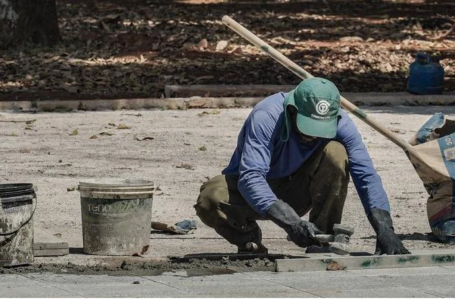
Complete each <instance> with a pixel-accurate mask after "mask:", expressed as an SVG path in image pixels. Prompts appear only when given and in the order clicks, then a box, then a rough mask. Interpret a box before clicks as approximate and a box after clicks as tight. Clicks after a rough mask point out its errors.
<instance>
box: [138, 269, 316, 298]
mask: <svg viewBox="0 0 455 300" xmlns="http://www.w3.org/2000/svg"><path fill="white" fill-rule="evenodd" d="M145 278H147V279H149V280H151V281H154V282H159V283H162V284H165V285H168V286H173V287H178V288H181V289H184V290H186V291H188V292H191V294H192V295H194V296H197V297H223V298H233V297H248V298H265V297H267V298H269V297H271V298H281V297H283V295H285V296H286V297H299V298H312V297H314V295H312V294H310V293H307V292H305V291H302V290H301V289H296V288H293V287H289V286H284V285H282V284H277V283H273V282H269V281H264V280H262V279H256V278H252V277H250V276H246V275H245V274H244V273H236V274H230V275H217V276H194V277H186V276H169V275H168V276H153V277H152V276H150V277H149V276H147V277H145Z"/></svg>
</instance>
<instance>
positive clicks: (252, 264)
mask: <svg viewBox="0 0 455 300" xmlns="http://www.w3.org/2000/svg"><path fill="white" fill-rule="evenodd" d="M280 257H282V256H280ZM276 258H279V257H270V258H259V257H256V258H230V257H228V256H226V257H223V258H221V259H205V258H203V259H195V258H171V259H169V260H167V261H146V262H140V261H139V262H133V261H127V260H124V261H122V262H121V263H120V264H116V263H111V264H104V265H95V266H87V265H76V264H73V263H71V262H68V263H66V264H59V263H55V264H52V263H49V264H30V265H24V266H17V267H11V268H2V269H0V274H27V273H54V274H80V275H110V276H157V275H161V274H163V273H165V272H172V271H179V270H185V271H186V273H187V274H188V276H208V275H224V274H233V273H236V272H256V271H274V269H275V263H274V261H275V259H276Z"/></svg>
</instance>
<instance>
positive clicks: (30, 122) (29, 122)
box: [25, 119, 36, 125]
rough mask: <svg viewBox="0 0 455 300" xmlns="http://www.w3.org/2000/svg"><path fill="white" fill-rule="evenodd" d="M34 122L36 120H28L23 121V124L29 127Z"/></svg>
mask: <svg viewBox="0 0 455 300" xmlns="http://www.w3.org/2000/svg"><path fill="white" fill-rule="evenodd" d="M35 121H36V119H34V120H28V121H25V124H27V125H30V124H33V123H34V122H35Z"/></svg>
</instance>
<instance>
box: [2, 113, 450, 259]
mask: <svg viewBox="0 0 455 300" xmlns="http://www.w3.org/2000/svg"><path fill="white" fill-rule="evenodd" d="M250 110H251V109H225V110H186V111H179V110H153V111H152V110H148V111H106V112H72V113H37V114H25V113H3V112H2V113H1V114H0V121H1V122H2V123H1V124H2V126H1V127H0V136H1V138H2V147H0V154H1V155H0V157H1V159H0V160H1V165H2V168H1V169H0V178H1V180H2V182H3V183H18V182H31V183H33V184H35V185H36V186H37V187H38V192H37V197H38V206H37V210H36V214H35V216H34V221H35V228H36V230H39V228H45V229H48V230H50V231H51V232H52V233H53V234H54V235H56V236H60V237H61V238H62V239H63V240H65V241H67V242H68V243H69V246H70V253H71V254H70V255H69V256H65V257H60V258H37V259H36V261H37V262H40V263H47V264H49V263H59V264H67V263H70V264H71V263H73V264H80V265H84V264H91V263H92V264H95V263H94V259H95V258H96V257H94V256H87V255H83V254H81V248H82V229H81V208H80V197H79V192H78V191H77V190H74V188H76V187H77V185H78V183H79V182H80V181H83V180H86V179H103V178H124V179H131V178H137V179H147V180H152V181H154V182H155V185H156V187H157V188H158V190H157V191H156V194H155V196H154V202H153V220H154V221H160V222H165V223H172V224H173V223H176V222H178V221H181V220H185V219H191V220H196V221H199V220H198V219H197V216H196V215H195V212H194V209H193V207H192V206H193V205H194V203H195V201H196V198H197V196H198V190H199V187H200V185H201V184H202V183H203V182H204V181H205V180H207V178H209V177H211V176H214V175H217V174H219V173H220V171H221V170H222V169H223V167H225V166H226V165H227V163H228V161H229V159H230V156H231V153H232V152H233V150H234V147H235V143H236V138H237V134H238V131H239V130H240V127H241V125H242V123H243V121H244V119H245V118H246V117H247V115H248V114H249V112H250ZM366 111H367V112H369V113H370V114H371V115H372V116H373V117H374V118H376V119H378V120H379V121H380V122H381V123H383V124H385V125H386V126H387V127H389V128H390V129H391V130H393V131H396V132H397V133H398V134H399V135H400V136H401V137H403V138H404V139H405V140H408V139H409V138H411V136H412V135H413V134H414V133H415V132H416V130H418V129H419V128H420V126H421V125H423V123H424V122H425V121H426V120H427V119H428V118H429V117H430V116H431V115H432V114H433V113H435V112H440V111H442V112H444V113H446V114H447V115H449V116H450V117H451V118H455V108H453V107H393V108H392V107H380V108H372V107H369V108H367V109H366ZM352 118H353V119H354V121H355V122H356V123H357V124H358V125H359V128H360V131H361V133H362V135H363V138H364V142H365V144H366V145H367V148H368V149H369V151H370V154H371V156H372V158H373V161H374V163H375V166H376V168H377V171H378V173H379V174H380V175H381V177H382V180H383V183H384V186H385V189H386V191H387V193H388V195H389V199H390V203H391V207H392V216H393V220H394V225H395V230H396V232H397V233H398V234H399V236H400V237H401V238H402V239H403V241H404V244H405V245H406V246H407V247H408V248H409V249H410V250H411V251H412V250H414V249H432V248H449V247H453V245H447V244H439V243H436V242H434V240H433V239H432V237H431V235H429V232H430V228H429V225H428V221H427V216H426V207H425V206H426V198H427V194H426V192H425V189H424V187H423V185H422V183H421V181H420V179H419V178H418V176H417V174H416V172H415V171H414V169H413V168H412V165H411V163H410V162H409V161H408V159H407V157H406V155H405V154H404V153H403V152H402V150H401V149H399V148H398V147H397V146H395V145H394V144H392V143H391V142H390V141H388V140H386V139H385V138H384V137H382V136H381V135H380V134H379V133H377V132H374V131H373V130H372V129H371V128H369V127H368V126H367V125H365V124H364V123H362V122H361V121H360V120H357V118H355V117H352ZM6 120H16V121H26V120H29V121H32V122H28V123H31V124H26V123H25V122H14V123H13V122H4V121H6ZM33 120H36V121H33ZM120 124H123V125H126V127H131V128H130V129H118V128H119V125H120ZM124 127H125V126H124ZM76 130H77V134H76V133H75V131H76ZM102 132H104V134H101V133H102ZM106 132H107V133H109V134H112V135H106ZM94 135H96V136H97V137H98V138H96V139H95V138H93V136H94ZM91 137H92V138H91ZM144 137H152V138H153V139H148V140H143V141H139V140H140V139H142V138H144ZM343 223H345V224H348V225H352V226H354V227H355V230H356V231H355V234H354V236H353V239H352V250H353V251H356V252H370V253H371V252H373V250H374V245H375V236H374V232H373V230H372V228H371V226H370V225H369V223H368V220H367V218H366V216H365V214H364V211H363V208H362V206H361V203H360V200H359V198H358V196H357V193H356V192H355V189H354V186H353V185H352V183H351V184H350V186H349V194H348V199H347V201H346V206H345V210H344V214H343ZM197 225H198V228H197V230H195V232H194V233H193V234H190V235H168V234H164V233H162V232H158V231H153V232H152V234H151V248H150V250H149V252H148V254H147V256H148V257H151V258H157V259H158V258H163V257H169V256H171V257H173V256H174V257H180V258H182V257H185V256H186V257H191V256H192V255H196V254H201V253H210V254H212V255H213V254H217V253H218V254H219V253H228V254H229V253H230V254H232V253H235V252H236V248H235V247H234V246H232V245H230V244H229V243H227V242H226V241H224V240H222V239H221V238H220V237H219V236H218V235H217V234H216V233H215V232H214V231H213V230H212V229H210V228H208V227H207V226H205V225H204V224H202V223H201V222H200V221H199V222H197ZM260 226H261V227H262V229H263V233H264V243H265V244H266V246H268V248H269V250H270V253H271V254H274V255H294V256H299V255H302V254H303V250H302V249H299V248H298V247H297V246H295V245H294V244H293V243H291V242H288V241H286V233H285V232H284V231H283V230H282V229H280V228H279V227H277V226H276V225H274V224H273V223H272V222H267V221H261V222H260ZM91 261H92V262H91ZM261 265H263V266H265V262H261Z"/></svg>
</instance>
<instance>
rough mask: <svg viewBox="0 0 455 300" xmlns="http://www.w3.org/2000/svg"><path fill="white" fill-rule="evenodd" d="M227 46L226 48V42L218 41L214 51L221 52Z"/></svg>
mask: <svg viewBox="0 0 455 300" xmlns="http://www.w3.org/2000/svg"><path fill="white" fill-rule="evenodd" d="M227 46H228V42H227V41H219V42H218V43H217V44H216V48H215V50H216V51H221V50H224V49H226V47H227Z"/></svg>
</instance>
